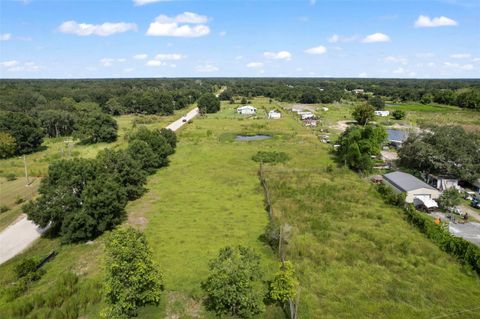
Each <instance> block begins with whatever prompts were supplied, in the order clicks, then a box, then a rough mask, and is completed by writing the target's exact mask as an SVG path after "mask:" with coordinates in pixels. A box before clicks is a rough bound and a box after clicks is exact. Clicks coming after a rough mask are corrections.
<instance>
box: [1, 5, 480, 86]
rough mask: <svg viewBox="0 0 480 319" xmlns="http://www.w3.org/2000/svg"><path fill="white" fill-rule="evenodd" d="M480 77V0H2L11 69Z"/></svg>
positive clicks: (28, 73)
mask: <svg viewBox="0 0 480 319" xmlns="http://www.w3.org/2000/svg"><path fill="white" fill-rule="evenodd" d="M203 76H233V77H236V76H242V77H244V76H251V77H255V76H261V77H270V76H272V77H279V76H307V77H387V78H388V77H395V78H409V77H417V78H479V77H480V0H410V1H406V0H402V1H399V0H398V1H396V0H351V1H348V0H317V1H315V0H289V1H287V0H283V1H282V0H277V1H274V0H268V1H267V0H247V1H240V0H237V1H235V0H228V1H227V0H170V1H168V0H115V1H114V0H0V78H103V77H203Z"/></svg>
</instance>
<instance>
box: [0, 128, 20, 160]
mask: <svg viewBox="0 0 480 319" xmlns="http://www.w3.org/2000/svg"><path fill="white" fill-rule="evenodd" d="M16 148H17V144H16V143H15V138H14V137H13V136H12V135H10V134H9V133H7V132H0V158H8V157H12V156H13V155H14V154H15V150H16Z"/></svg>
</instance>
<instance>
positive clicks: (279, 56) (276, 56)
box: [263, 51, 292, 61]
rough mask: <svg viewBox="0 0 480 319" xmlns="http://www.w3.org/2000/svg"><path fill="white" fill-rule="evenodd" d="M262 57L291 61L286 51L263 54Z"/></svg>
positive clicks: (289, 54)
mask: <svg viewBox="0 0 480 319" xmlns="http://www.w3.org/2000/svg"><path fill="white" fill-rule="evenodd" d="M263 56H264V57H266V58H267V59H274V60H287V61H289V60H291V59H292V54H291V53H290V52H288V51H278V52H270V51H267V52H263Z"/></svg>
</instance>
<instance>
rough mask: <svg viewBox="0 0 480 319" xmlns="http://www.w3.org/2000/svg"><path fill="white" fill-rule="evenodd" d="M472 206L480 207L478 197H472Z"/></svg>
mask: <svg viewBox="0 0 480 319" xmlns="http://www.w3.org/2000/svg"><path fill="white" fill-rule="evenodd" d="M470 206H472V207H473V208H478V209H480V199H478V198H477V197H475V198H474V199H472V202H471V203H470Z"/></svg>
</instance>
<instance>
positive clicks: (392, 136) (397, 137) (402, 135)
mask: <svg viewBox="0 0 480 319" xmlns="http://www.w3.org/2000/svg"><path fill="white" fill-rule="evenodd" d="M387 134H388V140H389V141H402V142H403V141H405V140H406V139H407V137H408V133H407V132H405V131H402V130H394V129H388V130H387Z"/></svg>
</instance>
